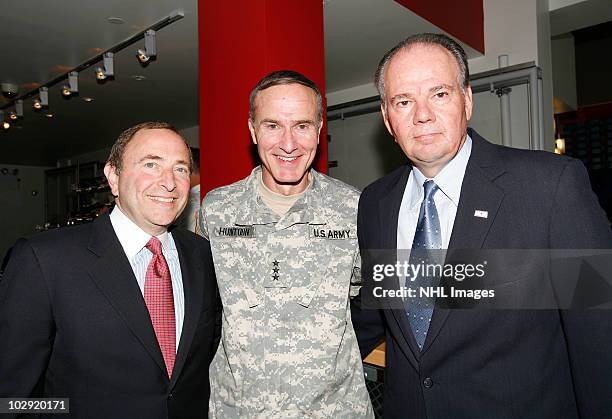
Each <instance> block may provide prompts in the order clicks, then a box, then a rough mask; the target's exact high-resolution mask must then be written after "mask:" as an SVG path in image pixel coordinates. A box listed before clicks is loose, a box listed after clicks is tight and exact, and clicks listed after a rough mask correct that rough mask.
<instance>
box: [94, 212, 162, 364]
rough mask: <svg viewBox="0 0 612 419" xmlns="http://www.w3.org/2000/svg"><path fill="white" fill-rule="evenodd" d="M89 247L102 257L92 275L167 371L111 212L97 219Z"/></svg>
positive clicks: (149, 351)
mask: <svg viewBox="0 0 612 419" xmlns="http://www.w3.org/2000/svg"><path fill="white" fill-rule="evenodd" d="M88 249H89V250H90V251H91V252H93V253H95V254H96V255H98V257H99V258H98V260H97V261H96V262H95V263H94V264H93V266H92V267H91V269H90V271H89V274H90V276H91V278H92V279H93V281H94V282H95V284H96V285H97V287H98V288H99V289H100V291H101V292H102V294H104V295H105V296H106V298H107V299H108V301H109V302H110V304H111V305H112V306H113V307H114V308H115V310H117V312H118V313H119V315H120V316H121V318H122V319H123V321H124V322H125V324H126V325H127V327H128V328H129V329H130V330H131V331H132V333H134V335H135V336H136V338H137V339H138V340H139V341H140V343H142V345H143V346H144V347H145V349H146V350H147V352H148V353H149V355H150V356H151V358H153V360H154V361H155V363H156V364H157V365H158V367H159V368H160V369H161V370H162V371H163V372H164V374H166V367H165V364H164V359H163V356H162V354H161V350H160V348H159V344H158V343H157V338H156V337H155V331H154V330H153V325H152V324H151V318H150V316H149V311H148V310H147V306H146V304H145V302H144V298H143V296H142V293H141V291H140V288H139V287H138V282H137V281H136V278H135V277H134V272H133V271H132V267H131V266H130V263H129V261H128V259H127V257H126V255H125V252H124V251H123V248H122V247H121V243H120V242H119V239H117V236H116V235H115V232H114V230H113V227H112V225H111V222H110V218H109V217H108V215H104V216H101V217H100V218H98V219H96V220H95V221H94V222H93V225H92V234H91V239H90V242H89V246H88ZM109 344H111V343H110V342H109Z"/></svg>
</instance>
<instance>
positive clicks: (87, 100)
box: [83, 96, 94, 102]
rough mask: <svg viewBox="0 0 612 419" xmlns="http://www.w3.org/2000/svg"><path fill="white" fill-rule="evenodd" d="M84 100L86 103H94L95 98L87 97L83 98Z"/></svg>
mask: <svg viewBox="0 0 612 419" xmlns="http://www.w3.org/2000/svg"><path fill="white" fill-rule="evenodd" d="M83 100H84V101H85V102H93V101H94V98H93V97H88V96H86V97H84V98H83Z"/></svg>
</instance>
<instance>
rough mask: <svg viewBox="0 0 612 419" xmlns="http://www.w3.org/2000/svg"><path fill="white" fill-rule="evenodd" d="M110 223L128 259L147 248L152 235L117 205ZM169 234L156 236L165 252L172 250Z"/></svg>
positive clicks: (164, 233)
mask: <svg viewBox="0 0 612 419" xmlns="http://www.w3.org/2000/svg"><path fill="white" fill-rule="evenodd" d="M110 221H111V224H112V226H113V230H115V234H116V235H117V238H118V239H119V243H121V247H123V251H124V252H125V254H126V256H127V257H128V259H129V260H132V258H133V257H134V256H136V255H137V254H138V252H140V251H141V250H142V248H143V247H145V245H146V244H147V243H148V241H149V240H150V239H151V235H150V234H148V233H146V232H145V231H144V230H142V229H141V228H140V227H138V226H137V225H136V224H135V223H134V222H133V221H132V220H130V219H129V218H128V217H127V216H126V215H125V214H124V213H123V211H121V209H120V208H119V206H118V205H115V208H114V209H113V211H112V212H111V214H110ZM169 234H170V233H168V231H164V232H163V233H162V234H160V235H158V236H156V237H157V238H158V239H159V241H160V242H161V244H162V249H164V250H167V249H170V248H171V243H172V240H170V237H169Z"/></svg>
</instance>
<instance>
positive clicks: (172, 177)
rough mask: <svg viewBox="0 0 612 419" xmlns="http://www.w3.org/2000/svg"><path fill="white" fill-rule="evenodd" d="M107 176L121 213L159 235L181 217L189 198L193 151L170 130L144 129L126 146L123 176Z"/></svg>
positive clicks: (110, 169) (111, 170)
mask: <svg viewBox="0 0 612 419" xmlns="http://www.w3.org/2000/svg"><path fill="white" fill-rule="evenodd" d="M104 174H105V175H106V177H107V179H108V183H109V185H110V187H111V191H112V193H113V195H115V196H116V197H117V198H116V199H115V202H116V204H117V206H118V207H119V208H120V209H121V211H122V212H123V213H124V214H125V215H126V216H127V217H128V218H129V219H130V220H132V221H133V222H134V223H135V224H136V225H137V226H138V227H140V228H141V229H142V230H144V231H145V232H147V233H148V234H151V235H152V236H156V235H159V234H162V233H163V232H164V231H165V230H166V228H167V227H168V226H169V225H170V224H172V222H173V221H174V220H175V219H176V218H177V217H178V216H179V214H180V213H181V212H182V211H183V209H184V208H185V205H186V203H187V198H188V195H189V149H188V148H187V146H186V145H185V141H184V140H183V139H182V138H181V137H180V136H179V135H178V134H176V133H175V132H173V131H171V130H169V129H143V130H140V131H138V132H137V133H136V134H134V137H133V138H132V139H131V140H130V142H129V143H128V144H127V145H126V147H125V151H124V153H123V157H122V166H121V170H120V172H119V173H117V172H116V170H115V168H114V167H113V166H111V165H110V163H107V164H106V166H105V167H104Z"/></svg>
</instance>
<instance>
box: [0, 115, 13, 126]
mask: <svg viewBox="0 0 612 419" xmlns="http://www.w3.org/2000/svg"><path fill="white" fill-rule="evenodd" d="M0 121H2V128H3V129H5V130H7V129H9V128H10V127H11V124H10V123H9V122H8V121H5V120H4V111H0Z"/></svg>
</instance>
